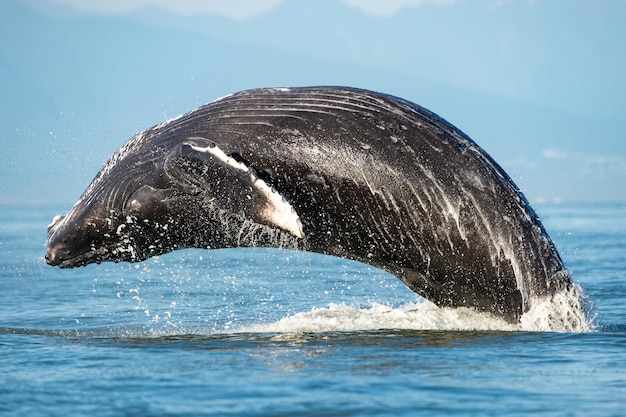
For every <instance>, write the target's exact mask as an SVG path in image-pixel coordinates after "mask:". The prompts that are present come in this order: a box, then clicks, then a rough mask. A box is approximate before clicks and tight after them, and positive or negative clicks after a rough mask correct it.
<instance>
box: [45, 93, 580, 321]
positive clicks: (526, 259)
mask: <svg viewBox="0 0 626 417" xmlns="http://www.w3.org/2000/svg"><path fill="white" fill-rule="evenodd" d="M189 247H196V248H206V249H216V248H229V247H278V248H289V249H297V250H305V251H313V252H318V253H322V254H327V255H333V256H339V257H343V258H349V259H353V260H357V261H361V262H365V263H368V264H371V265H374V266H376V267H379V268H381V269H383V270H386V271H388V272H390V273H392V274H394V275H395V276H397V277H398V278H400V279H401V280H402V281H403V282H404V284H406V285H407V286H408V287H409V288H410V289H411V290H413V291H414V292H416V293H417V294H419V295H421V296H423V297H424V298H426V299H427V300H430V301H432V302H433V303H435V304H436V305H438V306H444V307H470V308H474V309H476V310H479V311H484V312H489V313H491V314H493V315H495V316H498V317H501V318H503V319H505V320H506V321H508V322H512V323H515V322H519V321H520V317H521V316H522V315H523V314H524V313H525V312H527V311H529V310H530V309H531V308H532V307H533V303H536V302H537V300H541V299H550V298H551V297H554V296H556V295H557V294H560V293H565V292H568V291H571V290H572V286H573V285H574V284H573V283H572V281H571V280H570V277H569V274H568V273H567V271H566V269H565V267H564V265H563V261H562V259H561V257H560V255H559V253H558V251H557V249H556V248H555V245H554V243H553V242H552V240H551V239H550V237H549V236H548V234H547V233H546V231H545V229H544V227H543V226H542V224H541V222H540V220H539V218H538V217H537V215H536V214H535V212H534V211H533V209H532V208H531V207H530V205H529V203H528V201H527V199H526V198H525V197H524V196H523V194H522V193H521V192H520V190H519V189H518V187H517V186H516V185H515V184H514V183H513V181H512V180H511V178H510V177H509V176H508V175H507V174H506V173H505V172H504V170H503V169H502V168H501V167H500V166H499V165H498V164H497V163H496V162H495V161H494V160H493V159H492V158H491V157H490V156H489V155H488V154H487V153H486V152H485V151H484V150H483V149H482V148H481V147H479V146H478V145H477V144H476V143H475V142H474V141H473V140H471V139H470V138H469V137H468V136H466V135H465V134H464V133H462V132H461V131H460V130H459V129H457V128H456V127H454V126H453V125H452V124H450V123H448V122H447V121H446V120H444V119H442V118H441V117H439V116H437V115H436V114H434V113H432V112H430V111H428V110H427V109H425V108H423V107H421V106H419V105H417V104H414V103H412V102H409V101H406V100H404V99H401V98H397V97H394V96H390V95H386V94H380V93H375V92H371V91H367V90H361V89H355V88H345V87H302V88H269V89H254V90H247V91H242V92H239V93H236V94H232V95H230V96H226V97H223V98H220V99H217V100H215V101H213V102H211V103H209V104H206V105H203V106H201V107H198V108H196V109H194V110H192V111H190V112H188V113H186V114H184V115H181V116H178V117H176V118H174V119H171V120H168V121H166V122H163V123H161V124H159V125H156V126H154V127H152V128H150V129H147V130H145V131H143V132H140V133H138V134H137V135H135V136H134V137H132V138H131V139H129V140H128V141H127V142H126V143H125V144H124V145H123V146H122V147H121V148H120V149H119V150H118V151H117V152H115V154H114V155H113V156H112V157H111V158H110V159H109V160H108V162H106V163H105V164H104V166H103V167H102V169H101V170H100V172H99V173H98V174H97V176H96V177H95V179H94V180H93V182H92V183H91V184H90V185H89V186H88V188H87V189H86V190H85V192H84V193H83V194H82V196H81V197H80V198H79V200H78V201H77V202H76V204H75V205H74V206H73V207H72V208H71V209H70V211H69V212H68V214H67V215H66V216H64V217H62V216H56V217H55V218H54V219H53V221H52V223H51V224H50V226H49V227H48V248H47V254H46V256H45V259H46V261H47V263H48V264H50V265H53V266H59V267H62V268H69V267H76V266H81V265H87V264H90V263H100V262H102V261H116V262H118V261H128V262H138V261H142V260H145V259H147V258H149V257H151V256H155V255H159V254H163V253H166V252H169V251H173V250H176V249H180V248H189Z"/></svg>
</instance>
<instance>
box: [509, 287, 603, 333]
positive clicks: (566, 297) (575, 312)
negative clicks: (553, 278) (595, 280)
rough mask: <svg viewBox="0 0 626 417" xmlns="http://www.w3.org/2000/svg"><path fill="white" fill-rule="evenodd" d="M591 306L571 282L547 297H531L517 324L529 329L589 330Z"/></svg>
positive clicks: (591, 325) (590, 325)
mask: <svg viewBox="0 0 626 417" xmlns="http://www.w3.org/2000/svg"><path fill="white" fill-rule="evenodd" d="M592 311H593V306H592V303H591V301H590V300H589V299H588V298H587V296H586V295H585V294H584V292H583V290H582V288H581V287H580V286H579V285H577V284H573V285H571V286H570V287H569V288H568V289H567V290H564V291H560V292H557V293H555V294H554V295H552V296H549V297H539V298H536V299H534V300H533V303H532V307H531V308H530V310H529V311H527V312H526V313H524V314H523V315H522V317H521V320H520V327H521V328H522V329H524V330H531V331H555V332H588V331H592V330H594V328H595V326H594V324H593V317H594V316H593V314H592Z"/></svg>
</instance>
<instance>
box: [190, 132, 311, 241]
mask: <svg viewBox="0 0 626 417" xmlns="http://www.w3.org/2000/svg"><path fill="white" fill-rule="evenodd" d="M191 139H193V138H191ZM189 146H191V148H192V149H193V150H195V151H197V152H205V153H208V154H209V155H211V156H212V157H213V158H215V159H217V160H218V161H221V162H222V163H223V164H225V165H227V166H229V167H231V168H234V169H236V170H238V171H241V172H245V173H247V174H248V175H250V181H251V182H252V185H253V187H254V188H255V189H256V191H258V192H259V194H261V195H262V196H263V197H264V199H265V201H266V202H267V204H266V205H265V207H263V208H262V209H261V211H260V213H259V214H260V216H261V218H262V219H263V220H264V221H266V222H269V223H270V224H273V225H275V226H276V227H278V228H280V229H283V230H285V231H287V232H289V233H290V234H291V235H293V236H295V237H297V238H300V239H302V238H304V231H303V230H302V222H301V221H300V216H298V213H297V212H296V210H295V209H294V208H293V206H292V205H291V204H289V202H288V201H287V200H286V199H285V197H283V196H282V195H281V194H280V193H279V192H278V191H276V190H275V189H274V188H272V187H271V186H270V185H269V184H267V183H266V182H265V181H263V180H262V179H261V178H259V177H258V176H257V175H256V174H255V173H254V171H253V170H251V169H250V168H249V167H248V166H247V165H246V164H244V163H243V162H238V161H236V160H235V159H234V158H232V157H230V156H228V155H226V153H224V151H223V150H221V149H220V148H219V147H218V146H217V145H212V146H207V147H201V146H197V145H194V144H192V143H189Z"/></svg>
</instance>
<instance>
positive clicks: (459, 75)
mask: <svg viewBox="0 0 626 417" xmlns="http://www.w3.org/2000/svg"><path fill="white" fill-rule="evenodd" d="M625 21H626V1H624V0H606V1H602V0H594V1H591V0H585V1H582V0H581V1H577V0H534V1H528V0H517V1H516V0H472V1H469V0H439V1H437V0H430V1H429V0H384V1H383V0H380V1H373V0H366V1H359V0H236V1H233V0H230V1H203V0H177V1H173V0H172V1H168V0H108V1H97V0H89V1H87V0H24V1H17V0H14V1H2V2H0V35H1V37H0V111H1V114H2V124H1V126H0V146H1V147H2V152H1V153H0V202H2V203H62V204H64V205H67V206H68V207H69V205H71V204H72V203H73V202H74V201H75V200H76V199H77V198H78V197H79V196H80V194H81V193H82V191H83V190H84V188H85V187H86V186H87V185H88V184H89V182H91V179H92V178H93V177H94V175H95V174H96V173H97V172H98V170H99V169H100V167H101V166H102V164H103V163H104V162H105V161H106V159H107V158H108V157H109V156H110V155H111V154H112V153H113V152H114V151H115V150H116V149H117V148H118V147H119V146H120V145H122V144H123V143H124V142H125V141H126V140H127V139H128V138H130V137H131V136H132V135H133V134H134V133H136V132H138V131H140V130H143V129H146V128H148V127H150V126H153V125H155V124H158V123H159V122H161V121H163V120H164V119H167V118H170V117H173V116H175V115H177V114H180V113H183V112H185V111H187V110H190V109H191V108H193V107H196V106H197V105H200V104H203V103H206V102H209V101H211V100H213V99H215V98H217V97H220V96H223V95H226V94H228V93H232V92H235V91H239V90H242V89H247V88H254V87H267V86H303V85H320V84H325V85H349V86H354V87H362V88H367V89H372V90H377V91H382V92H386V93H390V94H393V95H397V96H400V97H403V98H406V99H409V100H411V101H414V102H416V103H418V104H421V105H423V106H425V107H427V108H429V109H430V110H432V111H434V112H436V113H438V114H439V115H440V116H442V117H444V118H445V119H447V120H448V121H450V122H451V123H453V124H454V125H456V126H457V127H459V128H460V129H461V130H463V131H464V132H465V133H467V134H468V135H469V136H470V137H472V138H473V139H474V140H475V141H476V142H478V144H480V145H481V146H482V147H483V148H485V149H486V150H487V152H489V153H490V154H491V155H492V156H493V157H494V158H495V159H496V160H497V161H498V162H499V163H500V164H501V165H502V166H503V167H504V168H505V170H506V171H507V172H508V173H509V174H510V175H511V176H512V177H513V179H514V180H515V181H516V183H517V184H518V185H519V186H520V187H521V188H522V189H523V191H524V193H525V194H526V195H527V197H528V198H529V199H530V200H531V202H534V203H540V202H543V201H626V185H625V184H626V137H625V135H624V134H623V133H622V132H623V126H624V125H626V78H625V76H624V74H626V48H625V47H624V44H625V42H626V25H625V24H624V22H625Z"/></svg>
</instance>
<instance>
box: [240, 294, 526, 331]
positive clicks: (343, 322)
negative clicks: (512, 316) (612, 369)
mask: <svg viewBox="0 0 626 417" xmlns="http://www.w3.org/2000/svg"><path fill="white" fill-rule="evenodd" d="M383 329H401V330H506V331H514V330H519V326H516V325H513V324H510V323H507V322H505V321H504V320H502V319H498V318H496V317H493V316H491V315H489V314H486V313H480V312H477V311H475V310H472V309H469V308H456V309H454V308H438V307H437V306H435V305H434V304H432V303H430V302H428V301H423V302H417V303H408V304H406V305H403V306H401V307H397V308H393V307H389V306H386V305H383V304H377V303H374V304H372V305H371V306H369V307H366V308H358V307H353V306H348V305H345V304H330V305H329V306H328V307H325V308H314V309H312V310H311V311H308V312H302V313H296V314H294V315H292V316H288V317H285V318H283V319H281V320H279V321H277V322H274V323H270V324H260V325H254V326H251V327H247V328H242V329H239V331H240V332H270V333H315V332H332V331H362V330H383Z"/></svg>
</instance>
